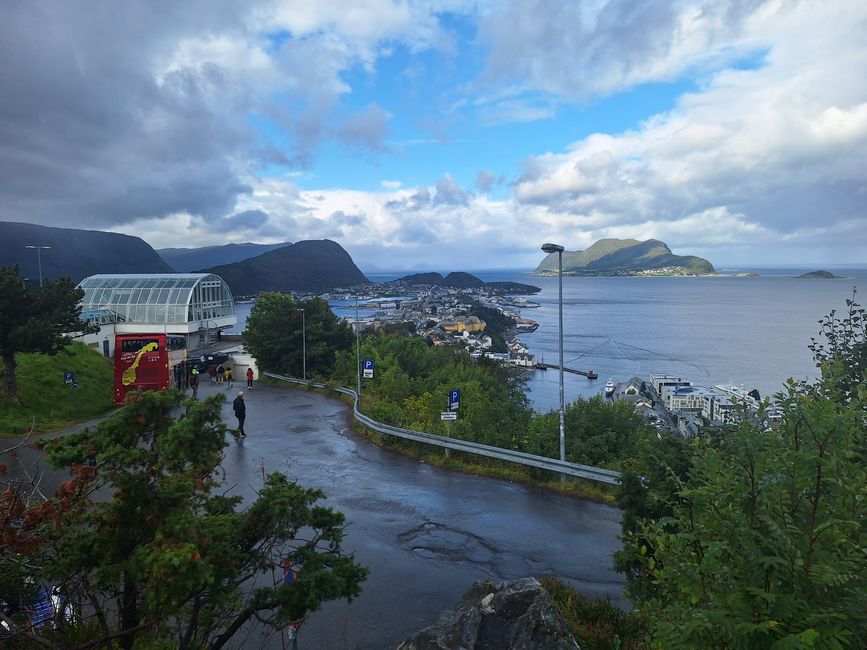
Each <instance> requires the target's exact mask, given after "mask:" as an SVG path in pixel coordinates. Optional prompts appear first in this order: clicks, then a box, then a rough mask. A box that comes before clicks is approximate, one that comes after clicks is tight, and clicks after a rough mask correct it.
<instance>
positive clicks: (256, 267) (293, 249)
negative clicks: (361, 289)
mask: <svg viewBox="0 0 867 650" xmlns="http://www.w3.org/2000/svg"><path fill="white" fill-rule="evenodd" d="M202 271H203V272H206V273H214V274H216V275H219V276H220V277H221V278H223V280H225V281H226V283H227V284H228V285H229V288H230V289H231V290H232V293H233V294H234V295H236V296H251V295H254V294H257V293H259V292H260V291H282V292H284V293H285V292H288V291H310V292H319V291H327V290H329V289H334V288H337V287H351V286H355V285H358V284H369V283H370V280H368V279H367V278H366V277H365V276H364V274H363V273H362V272H361V271H360V270H359V269H358V267H357V266H355V262H353V261H352V258H351V257H350V256H349V253H347V252H346V251H345V250H344V249H343V247H342V246H340V244H338V243H336V242H333V241H330V240H328V239H317V240H310V241H300V242H297V243H295V244H291V245H289V246H285V247H283V248H278V249H277V250H273V251H271V252H269V253H264V254H262V255H259V256H257V257H252V258H250V259H246V260H243V261H241V262H233V263H232V264H223V265H220V266H211V267H208V268H206V269H202Z"/></svg>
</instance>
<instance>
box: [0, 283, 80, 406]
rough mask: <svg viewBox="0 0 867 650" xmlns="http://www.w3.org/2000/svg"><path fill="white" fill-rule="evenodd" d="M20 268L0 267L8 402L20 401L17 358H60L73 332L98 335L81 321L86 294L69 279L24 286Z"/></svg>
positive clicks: (0, 329) (0, 340) (0, 356)
mask: <svg viewBox="0 0 867 650" xmlns="http://www.w3.org/2000/svg"><path fill="white" fill-rule="evenodd" d="M24 285H25V283H24V281H23V279H22V277H21V274H20V273H19V272H18V267H17V266H16V267H0V360H2V361H3V378H4V388H5V396H6V399H7V400H12V401H15V402H17V401H18V387H17V379H16V360H15V355H16V353H19V352H41V353H43V354H49V355H52V354H57V353H58V352H59V351H60V350H62V349H63V348H65V347H66V345H67V344H69V342H70V339H69V337H68V336H67V335H68V334H70V333H73V332H90V331H95V330H94V328H93V327H91V326H90V325H88V324H87V323H84V322H83V321H81V320H80V318H79V316H80V314H81V306H80V305H79V301H80V300H81V299H82V297H83V296H84V291H83V290H81V289H76V288H75V284H73V282H72V280H70V279H69V278H60V279H59V280H54V281H51V280H46V281H44V283H43V286H42V287H33V286H31V285H27V286H24Z"/></svg>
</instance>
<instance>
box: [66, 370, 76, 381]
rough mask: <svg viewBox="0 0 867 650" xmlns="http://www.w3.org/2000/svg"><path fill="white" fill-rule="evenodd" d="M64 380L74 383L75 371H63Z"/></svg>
mask: <svg viewBox="0 0 867 650" xmlns="http://www.w3.org/2000/svg"><path fill="white" fill-rule="evenodd" d="M63 382H64V383H65V384H74V383H75V373H74V372H72V371H71V370H67V371H66V372H64V373H63Z"/></svg>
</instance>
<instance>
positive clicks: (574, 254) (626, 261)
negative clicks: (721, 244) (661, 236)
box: [535, 239, 716, 275]
mask: <svg viewBox="0 0 867 650" xmlns="http://www.w3.org/2000/svg"><path fill="white" fill-rule="evenodd" d="M557 257H558V256H557V253H549V254H548V256H547V257H545V259H544V260H542V262H541V263H540V264H539V266H538V267H536V271H535V272H536V273H551V272H553V273H556V272H557V264H558V260H557ZM643 271H660V272H663V271H664V272H671V273H672V274H678V273H681V274H686V275H703V274H709V273H716V271H715V270H714V268H713V264H711V263H710V262H708V261H707V260H706V259H703V258H701V257H695V256H693V255H675V254H673V253H672V252H671V249H670V248H669V247H668V245H667V244H665V243H664V242H661V241H659V240H658V239H648V240H647V241H638V240H637V239H600V240H599V241H597V242H596V243H595V244H593V245H592V246H590V247H589V248H587V249H586V250H583V251H564V252H563V273H564V274H566V273H570V274H573V275H632V274H635V273H640V272H643Z"/></svg>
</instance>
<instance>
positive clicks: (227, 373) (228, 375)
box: [223, 366, 232, 390]
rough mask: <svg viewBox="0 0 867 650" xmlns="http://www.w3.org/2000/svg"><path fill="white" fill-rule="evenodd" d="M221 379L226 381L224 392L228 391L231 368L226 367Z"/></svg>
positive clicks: (230, 384) (230, 380) (230, 382)
mask: <svg viewBox="0 0 867 650" xmlns="http://www.w3.org/2000/svg"><path fill="white" fill-rule="evenodd" d="M223 378H224V379H225V380H226V390H229V389H230V388H231V387H232V368H231V367H230V366H226V372H225V373H223Z"/></svg>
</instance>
